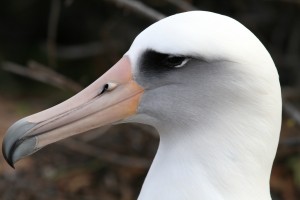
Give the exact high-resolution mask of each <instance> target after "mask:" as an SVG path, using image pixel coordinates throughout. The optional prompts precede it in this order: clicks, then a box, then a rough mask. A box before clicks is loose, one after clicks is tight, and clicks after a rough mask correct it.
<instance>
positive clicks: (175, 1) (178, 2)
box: [166, 0, 198, 11]
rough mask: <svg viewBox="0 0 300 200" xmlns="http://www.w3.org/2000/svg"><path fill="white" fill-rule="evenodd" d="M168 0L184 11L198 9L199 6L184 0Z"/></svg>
mask: <svg viewBox="0 0 300 200" xmlns="http://www.w3.org/2000/svg"><path fill="white" fill-rule="evenodd" d="M166 1H168V2H169V3H171V4H173V5H175V6H177V7H178V8H180V9H181V10H182V11H189V10H198V8H196V7H195V6H193V5H192V4H190V3H188V2H186V1H183V0H166Z"/></svg>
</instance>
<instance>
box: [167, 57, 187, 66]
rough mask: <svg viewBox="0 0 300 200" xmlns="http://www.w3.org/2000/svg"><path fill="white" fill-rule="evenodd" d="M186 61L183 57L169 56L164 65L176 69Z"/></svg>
mask: <svg viewBox="0 0 300 200" xmlns="http://www.w3.org/2000/svg"><path fill="white" fill-rule="evenodd" d="M184 60H185V57H182V56H169V57H167V58H166V59H165V60H164V61H163V65H165V66H167V67H175V66H177V65H181V64H182V62H183V61H184Z"/></svg>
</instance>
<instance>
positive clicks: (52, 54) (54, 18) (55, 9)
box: [47, 0, 61, 67]
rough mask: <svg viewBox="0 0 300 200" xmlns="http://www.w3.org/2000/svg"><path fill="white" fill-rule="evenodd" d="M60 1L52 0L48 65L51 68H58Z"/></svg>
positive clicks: (48, 39)
mask: <svg viewBox="0 0 300 200" xmlns="http://www.w3.org/2000/svg"><path fill="white" fill-rule="evenodd" d="M60 8H61V5H60V0H52V2H51V9H50V14H49V21H48V36H47V53H48V62H49V63H48V64H49V66H50V67H56V36H57V26H58V20H59V13H60Z"/></svg>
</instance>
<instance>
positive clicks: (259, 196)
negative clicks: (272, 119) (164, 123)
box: [138, 119, 278, 200]
mask: <svg viewBox="0 0 300 200" xmlns="http://www.w3.org/2000/svg"><path fill="white" fill-rule="evenodd" d="M240 121H243V120H240ZM258 121H260V119H258ZM258 121H256V120H252V123H251V122H248V125H249V126H248V127H247V128H248V130H247V131H248V132H243V129H244V128H241V129H236V130H234V129H230V128H228V127H226V125H224V124H223V125H224V126H223V125H221V124H220V126H219V127H218V125H216V124H215V127H214V128H213V129H211V130H209V128H206V129H203V128H197V129H194V131H193V130H190V131H183V130H182V131H178V129H175V130H174V129H173V130H171V131H170V127H168V128H166V129H165V130H164V129H162V130H159V132H160V136H161V141H160V145H159V149H158V152H157V155H156V157H155V159H154V162H153V164H152V166H151V169H150V171H149V173H148V176H147V178H146V180H145V183H144V185H143V188H142V191H141V193H140V196H139V198H138V200H153V199H155V200H199V199H201V200H211V199H213V200H219V199H220V200H221V199H222V200H224V199H226V200H248V199H249V200H253V199H256V200H270V199H271V197H270V190H269V178H270V173H271V167H272V163H273V159H274V156H275V152H276V147H277V139H276V138H275V140H274V137H277V136H278V135H275V134H270V132H272V131H274V130H276V128H277V127H275V128H274V129H273V128H271V129H268V128H264V127H262V126H261V127H260V128H261V129H262V130H261V132H259V133H255V132H254V131H257V129H255V128H252V129H251V128H250V127H255V124H256V126H257V122H258ZM244 122H246V121H244ZM236 123H237V124H235V125H236V126H239V125H241V124H239V122H238V121H237V122H236ZM265 127H267V126H265ZM249 128H250V130H249ZM256 128H257V127H256ZM166 130H168V132H166ZM244 131H245V129H244ZM275 132H278V130H276V131H275ZM257 135H261V137H259V138H255V137H257ZM271 137H272V139H271ZM245 138H246V139H245ZM272 141H273V142H272Z"/></svg>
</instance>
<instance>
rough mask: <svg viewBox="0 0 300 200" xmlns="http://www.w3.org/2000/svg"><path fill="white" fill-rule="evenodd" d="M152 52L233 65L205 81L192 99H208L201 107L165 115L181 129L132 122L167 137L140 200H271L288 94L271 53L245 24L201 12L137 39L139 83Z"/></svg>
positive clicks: (134, 59) (134, 53) (142, 118)
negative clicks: (145, 54) (141, 63)
mask: <svg viewBox="0 0 300 200" xmlns="http://www.w3.org/2000/svg"><path fill="white" fill-rule="evenodd" d="M147 49H152V50H155V51H157V52H161V53H167V54H175V55H192V56H194V57H200V58H205V60H206V61H208V62H210V61H218V60H220V61H225V62H227V64H226V66H224V69H225V68H226V70H221V71H218V72H215V71H214V72H210V73H206V74H205V75H201V74H200V75H199V77H198V78H199V84H198V85H194V88H192V89H193V90H194V91H196V92H194V93H193V94H192V95H190V96H193V95H194V97H195V96H196V95H198V96H197V98H199V95H202V96H201V98H200V100H199V101H198V99H197V102H199V105H198V104H194V103H193V102H189V101H188V100H187V101H186V102H184V101H185V100H183V102H182V111H183V112H182V113H177V112H176V111H173V112H172V111H170V110H172V107H171V106H170V108H169V110H166V111H165V112H169V114H170V115H172V116H170V117H171V118H172V117H174V121H175V122H174V123H172V122H171V121H170V123H168V122H169V121H168V122H167V120H166V123H160V122H159V121H163V120H162V119H157V118H159V117H156V119H155V117H153V115H152V116H149V115H148V114H147V112H146V111H145V110H147V109H146V108H140V115H138V116H137V117H136V118H134V119H131V121H137V122H142V123H148V124H151V125H153V126H155V127H156V128H157V129H158V131H159V132H160V137H161V142H160V146H159V149H158V152H157V155H156V157H155V160H154V162H153V165H152V167H151V169H150V171H149V174H148V176H147V178H146V181H145V183H144V186H143V189H142V191H141V194H140V197H139V200H153V199H155V200H184V199H186V200H199V199H202V200H205V199H207V200H218V199H227V200H248V199H249V200H253V199H255V200H269V199H271V197H270V191H269V190H270V189H269V178H270V173H271V167H272V163H273V160H274V157H275V153H276V149H277V144H278V138H279V132H280V126H281V93H280V85H279V80H278V74H277V70H276V67H275V65H274V63H273V61H272V58H271V57H270V55H269V53H268V51H267V50H266V49H265V47H264V46H263V45H262V44H261V43H260V41H259V40H258V39H257V38H256V37H255V36H254V35H253V34H252V33H251V32H250V31H249V30H248V29H246V28H245V27H244V26H243V25H241V24H240V23H239V22H237V21H235V20H233V19H231V18H229V17H226V16H223V15H219V14H214V13H211V12H204V11H193V12H187V13H181V14H177V15H174V16H171V17H168V18H166V19H163V20H161V21H159V22H157V23H155V24H153V25H151V26H150V27H148V28H147V29H146V30H144V31H143V32H142V33H141V34H140V35H138V36H137V38H136V39H135V41H134V42H133V44H132V46H131V48H130V49H129V51H128V52H127V53H126V55H128V56H129V58H130V60H131V63H132V66H133V71H134V74H135V75H136V76H138V75H139V67H140V66H139V59H140V58H141V56H142V53H143V52H145V51H146V50H147ZM219 69H220V68H217V69H215V70H219ZM211 70H212V71H213V70H214V69H211ZM146 98H148V97H145V99H146ZM172 98H175V97H172ZM195 98H196V97H195ZM142 102H143V99H142ZM149 102H150V103H149ZM151 102H152V103H151ZM148 104H153V105H151V106H152V109H154V110H155V106H157V107H159V106H160V104H159V102H158V103H156V104H155V103H153V101H151V100H149V101H148ZM191 104H192V105H191ZM164 106H165V107H168V105H166V104H165V105H164ZM172 106H174V105H172ZM166 109H167V108H166ZM183 109H184V110H183ZM157 110H158V111H157V112H159V108H158V109H157ZM208 113H209V114H208ZM188 114H190V116H189V115H188ZM176 115H177V116H176ZM178 115H182V116H184V118H185V119H186V118H187V119H186V120H182V118H178ZM157 116H159V114H157ZM176 117H177V118H178V120H175V119H176ZM185 124H186V126H185Z"/></svg>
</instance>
